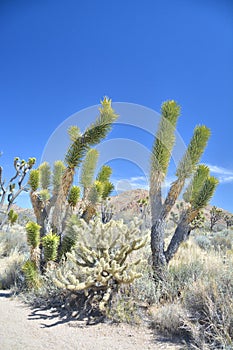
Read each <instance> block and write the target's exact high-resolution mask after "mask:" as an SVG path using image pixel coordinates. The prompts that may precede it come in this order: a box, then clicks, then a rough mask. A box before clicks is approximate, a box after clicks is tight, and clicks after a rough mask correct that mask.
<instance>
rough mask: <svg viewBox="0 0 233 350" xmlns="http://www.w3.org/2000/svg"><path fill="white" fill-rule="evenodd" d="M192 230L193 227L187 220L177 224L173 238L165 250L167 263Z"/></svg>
mask: <svg viewBox="0 0 233 350" xmlns="http://www.w3.org/2000/svg"><path fill="white" fill-rule="evenodd" d="M190 232H191V227H190V225H189V224H188V223H187V222H186V221H185V220H184V221H183V222H181V223H180V224H179V225H178V226H177V228H176V230H175V233H174V235H173V236H172V239H171V241H170V244H169V246H168V248H167V250H166V252H165V257H166V261H167V263H168V262H169V261H170V260H171V259H172V258H173V256H174V255H175V254H176V252H177V250H178V248H179V246H180V244H181V243H182V242H184V241H185V240H186V239H187V238H188V236H189V234H190Z"/></svg>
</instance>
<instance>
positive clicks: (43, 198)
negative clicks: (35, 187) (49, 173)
mask: <svg viewBox="0 0 233 350" xmlns="http://www.w3.org/2000/svg"><path fill="white" fill-rule="evenodd" d="M39 197H40V200H41V201H42V202H44V203H46V202H47V201H48V200H49V199H50V193H49V190H47V189H44V190H41V191H40V193H39Z"/></svg>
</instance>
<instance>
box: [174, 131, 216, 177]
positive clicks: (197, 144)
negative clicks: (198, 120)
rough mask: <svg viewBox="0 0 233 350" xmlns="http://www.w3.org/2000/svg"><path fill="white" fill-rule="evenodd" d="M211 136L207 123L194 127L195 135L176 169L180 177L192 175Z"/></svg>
mask: <svg viewBox="0 0 233 350" xmlns="http://www.w3.org/2000/svg"><path fill="white" fill-rule="evenodd" d="M209 137H210V129H208V128H207V127H206V126H205V125H199V126H197V127H196V128H195V129H194V134H193V137H192V139H191V141H190V143H189V145H188V148H187V150H186V152H185V154H184V156H183V158H182V159H181V161H180V163H179V166H178V168H177V171H176V176H177V177H178V178H181V179H187V178H188V177H190V176H191V175H192V173H193V171H194V170H195V167H196V165H197V163H198V162H199V161H200V158H201V156H202V154H203V152H204V150H205V147H206V145H207V142H208V139H209Z"/></svg>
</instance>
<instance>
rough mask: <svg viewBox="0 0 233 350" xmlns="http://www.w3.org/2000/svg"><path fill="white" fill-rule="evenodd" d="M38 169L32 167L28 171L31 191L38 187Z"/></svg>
mask: <svg viewBox="0 0 233 350" xmlns="http://www.w3.org/2000/svg"><path fill="white" fill-rule="evenodd" d="M39 176H40V174H39V170H37V169H33V170H31V171H30V175H29V185H30V187H31V189H32V191H36V190H37V189H38V187H39V181H40V180H39Z"/></svg>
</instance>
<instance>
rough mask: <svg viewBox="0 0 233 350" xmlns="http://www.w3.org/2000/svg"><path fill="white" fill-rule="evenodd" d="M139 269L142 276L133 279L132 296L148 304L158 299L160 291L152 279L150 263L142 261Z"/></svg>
mask: <svg viewBox="0 0 233 350" xmlns="http://www.w3.org/2000/svg"><path fill="white" fill-rule="evenodd" d="M139 271H140V272H141V273H142V276H141V277H140V278H138V279H137V280H135V281H134V283H133V284H132V288H131V295H132V297H133V298H134V299H135V300H137V301H140V302H145V303H147V304H148V305H151V304H154V303H157V302H158V301H159V297H160V292H159V290H158V288H157V287H156V285H155V283H154V280H153V272H152V268H151V266H150V265H148V264H146V263H143V264H141V266H140V269H139Z"/></svg>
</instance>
